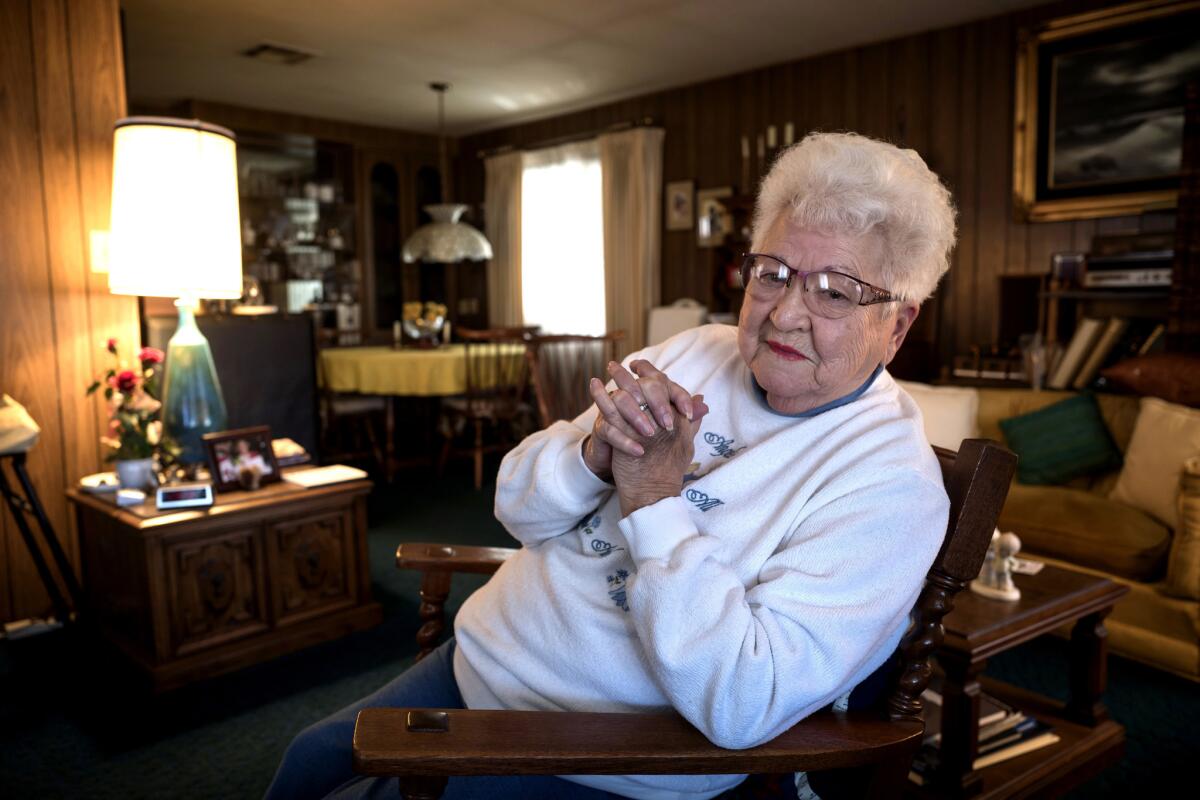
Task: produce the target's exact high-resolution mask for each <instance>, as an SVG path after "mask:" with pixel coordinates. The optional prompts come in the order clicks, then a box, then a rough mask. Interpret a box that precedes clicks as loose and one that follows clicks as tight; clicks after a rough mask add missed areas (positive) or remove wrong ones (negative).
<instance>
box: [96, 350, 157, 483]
mask: <svg viewBox="0 0 1200 800" xmlns="http://www.w3.org/2000/svg"><path fill="white" fill-rule="evenodd" d="M105 349H106V350H108V352H109V353H110V354H111V356H112V360H113V366H112V367H110V368H109V369H108V371H107V372H105V373H104V376H103V377H102V378H97V379H96V380H94V381H93V382H92V384H91V385H90V386H88V388H87V395H88V396H89V397H90V396H91V395H93V394H95V393H96V392H97V391H98V390H99V389H100V387H101V386H103V387H104V399H105V401H106V402H107V403H108V411H109V421H108V430H107V431H106V432H105V435H104V436H101V437H100V441H101V442H103V443H104V444H105V445H106V446H108V447H109V448H110V449H111V452H110V453H109V454H108V455H107V457H106V458H105V460H106V461H130V460H134V459H141V458H151V457H152V456H153V455H154V449H155V448H156V447H159V446H161V445H163V441H162V421H161V420H160V419H159V410H160V409H161V408H162V403H161V402H160V401H159V400H158V397H157V395H158V371H159V365H160V364H162V362H163V352H162V351H161V350H158V349H156V348H153V347H143V348H142V349H141V350H140V351H139V352H138V354H137V362H138V367H137V369H128V368H127V367H126V366H125V364H123V363H122V362H121V359H120V356H119V354H118V353H117V340H116V339H109V340H108V343H107V345H106V347H105Z"/></svg>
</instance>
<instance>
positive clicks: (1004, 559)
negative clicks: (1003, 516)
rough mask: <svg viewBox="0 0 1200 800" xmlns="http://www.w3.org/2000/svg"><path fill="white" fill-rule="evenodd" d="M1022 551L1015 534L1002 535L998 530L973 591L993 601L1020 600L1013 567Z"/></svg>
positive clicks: (1019, 541) (974, 583) (973, 582)
mask: <svg viewBox="0 0 1200 800" xmlns="http://www.w3.org/2000/svg"><path fill="white" fill-rule="evenodd" d="M1020 550H1021V540H1020V539H1019V538H1017V535H1016V534H1015V533H1001V532H1000V530H999V529H998V528H997V529H996V530H995V531H994V532H993V533H992V545H991V547H989V548H988V551H987V555H986V556H984V559H983V569H981V570H980V571H979V577H978V578H976V579H975V580H973V581H971V591H973V592H975V593H976V594H981V595H983V596H984V597H990V598H992V599H993V600H1007V601H1010V602H1011V601H1014V600H1020V599H1021V590H1020V589H1018V588H1017V587H1016V586H1015V585H1014V584H1013V579H1012V571H1013V565H1014V564H1016V561H1017V559H1016V555H1017V553H1018V552H1020Z"/></svg>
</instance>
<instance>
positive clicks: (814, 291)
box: [739, 253, 898, 319]
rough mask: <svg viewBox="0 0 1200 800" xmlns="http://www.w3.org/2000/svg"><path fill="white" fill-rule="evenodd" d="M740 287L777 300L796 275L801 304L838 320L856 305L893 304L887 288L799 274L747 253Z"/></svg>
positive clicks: (836, 275) (838, 276)
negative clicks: (799, 286)
mask: <svg viewBox="0 0 1200 800" xmlns="http://www.w3.org/2000/svg"><path fill="white" fill-rule="evenodd" d="M739 274H740V275H741V279H742V288H744V289H745V290H746V293H747V294H748V295H750V296H752V297H754V298H755V299H756V300H778V299H779V298H780V297H782V296H783V293H784V292H785V291H787V289H788V287H789V286H791V285H792V278H794V277H797V276H799V278H800V280H801V281H802V283H801V288H802V289H803V290H804V291H803V293H802V296H803V298H804V305H806V306H807V307H808V310H809V311H811V312H813V313H814V314H817V315H819V316H822V317H827V318H829V319H838V318H839V317H845V316H848V315H849V314H851V313H852V312H853V311H854V309H855V308H856V307H858V306H869V305H872V304H874V303H893V302H895V301H896V300H897V299H898V298H895V297H892V293H891V292H889V291H888V290H887V289H880V288H879V287H878V286H872V285H871V284H869V283H866V282H864V281H860V280H859V279H858V278H852V277H850V276H849V275H844V274H842V273H841V272H833V271H832V270H824V271H815V272H801V271H800V270H798V269H793V268H792V267H789V266H788V265H787V264H785V263H784V262H783V261H780V260H779V259H778V258H775V256H768V255H763V254H762V253H747V254H746V255H744V256H742V266H741V270H740V273H739Z"/></svg>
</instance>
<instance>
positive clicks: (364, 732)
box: [354, 439, 1017, 800]
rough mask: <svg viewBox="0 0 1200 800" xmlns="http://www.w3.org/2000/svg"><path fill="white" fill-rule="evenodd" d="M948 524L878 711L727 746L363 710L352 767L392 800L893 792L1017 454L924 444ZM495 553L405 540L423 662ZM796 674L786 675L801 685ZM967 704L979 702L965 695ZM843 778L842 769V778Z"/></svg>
mask: <svg viewBox="0 0 1200 800" xmlns="http://www.w3.org/2000/svg"><path fill="white" fill-rule="evenodd" d="M934 450H935V451H936V453H937V457H938V461H939V462H940V464H941V467H942V477H943V480H944V483H945V487H946V493H947V494H948V495H949V498H950V517H949V522H948V524H947V529H946V536H945V539H944V540H943V542H942V547H941V550H940V551H939V553H938V555H937V558H936V559H935V560H934V563H933V566H932V567H931V568H930V570H929V573H928V576H927V578H926V582H925V587H924V589H923V590H922V592H921V595H920V598H919V599H918V601H917V605H916V607H915V608H914V609H913V614H912V624H911V626H910V628H909V630H908V632H907V633H906V634H905V636H904V638H903V639H902V641H901V643H900V646H899V648H898V649H897V652H896V657H897V659H898V663H899V670H898V672H897V675H898V678H897V680H896V681H895V683H894V685H893V686H892V688H891V691H890V694H888V695H887V696H886V702H885V703H883V704H882V705H881V707H880V708H877V709H871V710H860V711H846V712H837V711H833V710H831V709H826V710H823V711H820V712H817V713H816V714H813V715H811V716H809V717H807V718H805V719H804V720H801V721H800V722H799V723H798V724H797V725H795V726H794V727H792V728H791V729H790V730H788V731H786V732H785V733H783V734H781V735H780V736H778V737H776V738H775V739H773V740H771V741H769V742H766V743H765V744H762V745H759V746H757V747H752V748H749V749H747V750H726V749H722V748H720V747H717V746H716V745H714V744H712V743H711V742H709V741H708V740H707V739H706V738H705V737H704V735H703V734H701V733H700V732H699V731H698V730H696V729H695V728H694V727H692V726H691V725H690V724H688V723H687V722H686V721H685V720H684V719H683V718H682V717H680V716H679V715H678V714H674V713H646V714H608V713H581V712H534V711H471V710H462V709H455V710H441V709H409V708H368V709H365V710H363V711H361V712H359V715H358V719H357V722H356V725H355V731H354V769H355V770H356V771H357V772H359V773H360V774H364V775H372V776H395V777H398V778H399V779H400V780H399V785H400V792H401V794H402V796H404V797H408V798H413V799H414V800H416V799H417V798H422V799H424V798H437V797H440V796H441V792H442V791H443V790H444V789H445V785H446V781H447V780H448V778H449V777H450V776H452V775H522V774H527V775H601V774H603V775H645V774H661V775H677V774H730V773H752V774H761V773H780V772H784V773H793V772H814V771H823V770H853V773H851V774H853V775H854V776H856V777H857V778H859V779H861V781H862V782H863V784H864V786H865V793H866V796H868V797H873V798H892V797H898V796H899V795H900V793H901V789H902V787H903V786H904V784H905V781H906V780H907V775H908V768H909V765H910V764H911V763H912V759H913V756H914V755H915V753H916V751H917V748H918V747H919V746H920V744H921V739H922V735H923V733H924V722H923V720H922V716H921V708H922V707H921V700H920V697H921V693H922V692H923V691H924V690H925V688H926V686H927V685H928V682H929V677H930V669H931V668H930V664H929V657H930V656H931V655H932V654H933V652H934V651H935V650H936V649H937V647H938V646H939V645H940V644H941V641H942V618H943V617H944V616H945V615H946V614H947V613H948V612H949V611H950V610H951V608H952V607H953V601H954V596H955V595H956V594H957V593H958V592H959V591H960V590H962V588H963V587H964V586H965V585H966V584H967V582H968V581H970V580H971V579H972V578H974V577H975V576H976V575H977V574H978V573H979V569H980V567H981V566H982V564H983V558H984V554H985V553H986V552H987V549H988V546H989V544H990V542H991V537H992V531H993V530H994V529H995V526H996V520H997V519H998V517H999V515H1000V509H1001V507H1002V506H1003V505H1004V499H1005V497H1006V495H1007V493H1008V486H1009V482H1010V481H1011V479H1012V475H1013V471H1014V470H1015V468H1016V461H1017V457H1016V455H1014V454H1013V453H1012V452H1011V451H1009V450H1007V449H1005V448H1004V447H1002V446H1000V445H999V444H997V443H995V442H992V441H990V440H987V439H967V440H964V441H963V443H962V445H961V447H960V449H959V451H958V452H957V453H955V452H953V451H950V450H943V449H941V448H934ZM512 552H515V551H512V550H507V549H504V548H479V547H456V546H450V547H447V546H445V545H439V544H420V543H418V544H403V545H401V546H400V548H399V549H398V550H397V551H396V564H397V566H399V567H401V568H404V569H416V570H420V571H421V572H422V580H421V610H420V614H421V618H422V619H423V620H424V621H425V622H424V625H423V626H422V628H421V632H420V633H419V634H418V642H419V644H420V647H421V652H422V655H425V654H427V653H428V652H429V651H430V650H431V649H432V648H433V646H434V645H435V644H436V639H437V637H438V636H440V634H441V632H442V630H444V628H445V623H444V620H443V619H442V614H443V612H442V608H443V606H444V604H445V600H446V595H447V594H448V592H449V588H450V581H451V575H452V574H453V573H454V572H476V573H491V572H493V571H495V570H496V568H498V567H499V565H500V564H502V563H503V562H504V560H505V559H506V558H508V557H509V556H510V555H511V554H512ZM803 677H804V676H796V678H797V680H803ZM964 701H965V702H978V698H964ZM842 774H846V773H842Z"/></svg>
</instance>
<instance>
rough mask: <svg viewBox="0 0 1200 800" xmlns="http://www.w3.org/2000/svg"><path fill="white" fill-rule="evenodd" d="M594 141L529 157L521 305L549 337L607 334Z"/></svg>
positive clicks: (597, 156) (523, 179)
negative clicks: (553, 335) (550, 334)
mask: <svg viewBox="0 0 1200 800" xmlns="http://www.w3.org/2000/svg"><path fill="white" fill-rule="evenodd" d="M601 192H602V188H601V183H600V154H599V148H598V147H597V145H596V143H595V142H594V141H592V142H582V143H579V144H570V145H565V146H562V147H553V148H547V149H544V150H536V151H532V152H529V153H526V154H525V161H524V169H523V172H522V175H521V305H522V314H523V316H524V320H525V324H526V325H541V326H542V330H543V331H544V332H546V333H583V334H593V335H599V334H602V333H604V332H605V330H606V328H607V325H606V317H605V307H604V219H603V208H602V205H601Z"/></svg>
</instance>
